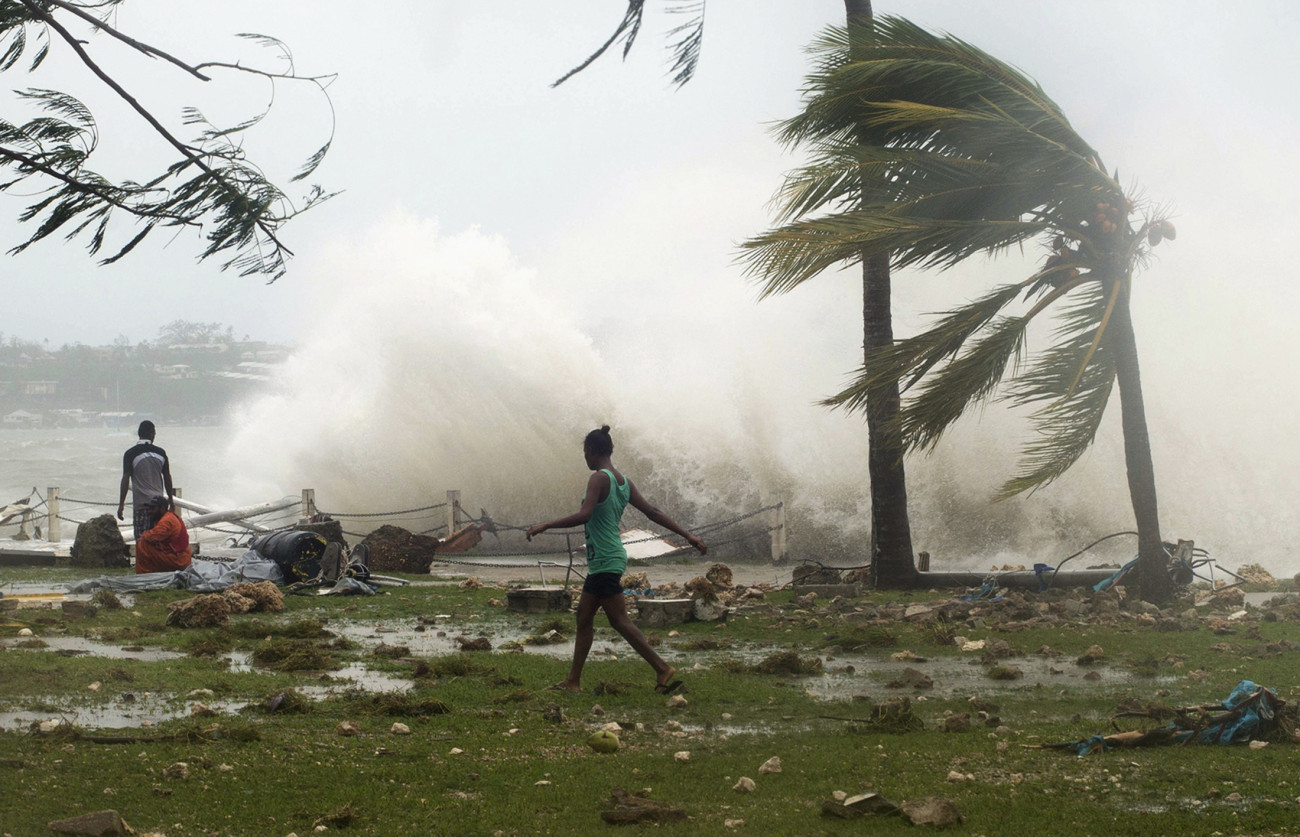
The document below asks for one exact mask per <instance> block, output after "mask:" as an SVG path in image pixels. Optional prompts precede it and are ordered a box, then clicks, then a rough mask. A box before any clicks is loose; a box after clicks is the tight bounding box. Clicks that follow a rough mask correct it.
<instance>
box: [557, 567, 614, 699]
mask: <svg viewBox="0 0 1300 837" xmlns="http://www.w3.org/2000/svg"><path fill="white" fill-rule="evenodd" d="M620 598H621V596H620ZM599 609H600V600H599V599H597V598H596V597H595V596H594V595H592V594H591V593H588V592H587V591H585V590H584V591H583V592H582V596H580V597H579V598H578V632H577V635H576V636H574V638H573V663H572V664H571V665H570V666H569V676H568V677H566V678H564V680H562V681H560V682H559V683H556V684H555V686H553V687H552V688H556V689H563V690H564V691H566V692H577V691H581V690H582V667H583V666H584V665H586V664H587V655H588V654H589V653H591V641H592V639H593V638H594V637H595V635H596V628H595V621H596V611H597V610H599Z"/></svg>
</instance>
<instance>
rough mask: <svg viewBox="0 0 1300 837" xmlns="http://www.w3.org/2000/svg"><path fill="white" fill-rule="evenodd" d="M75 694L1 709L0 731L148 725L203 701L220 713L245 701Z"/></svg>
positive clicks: (227, 712)
mask: <svg viewBox="0 0 1300 837" xmlns="http://www.w3.org/2000/svg"><path fill="white" fill-rule="evenodd" d="M79 700H80V698H78V697H75V696H74V697H69V696H63V697H57V698H44V699H41V698H34V699H31V703H32V704H33V705H34V706H35V708H31V709H15V710H9V711H4V712H0V730H6V731H22V730H27V729H30V728H31V726H32V724H36V723H41V722H44V721H50V720H56V719H57V720H61V721H63V722H65V723H69V724H73V725H74V726H78V727H81V728H83V729H127V728H137V727H148V726H154V725H157V724H161V723H162V722H164V721H170V720H174V719H176V718H182V717H185V716H186V715H189V714H190V708H191V706H193V705H194V704H195V703H197V702H202V703H203V704H204V705H206V706H208V707H209V708H210V709H213V710H214V711H216V712H218V713H219V714H222V715H231V714H236V713H237V712H238V711H239V709H240V708H241V707H243V706H244V705H245V704H247V703H248V701H246V700H244V701H238V700H236V701H216V700H213V699H211V698H203V699H201V701H200V700H199V699H180V698H177V697H175V696H173V695H155V694H148V693H146V694H143V695H136V694H134V693H131V692H123V693H122V694H121V695H118V696H116V697H113V698H110V699H108V700H106V701H103V702H99V703H94V704H86V703H78V701H79Z"/></svg>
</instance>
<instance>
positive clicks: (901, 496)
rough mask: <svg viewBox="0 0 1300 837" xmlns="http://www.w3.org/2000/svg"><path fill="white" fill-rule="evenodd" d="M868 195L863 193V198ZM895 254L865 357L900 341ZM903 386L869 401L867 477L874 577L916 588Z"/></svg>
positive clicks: (862, 8) (874, 303) (871, 279)
mask: <svg viewBox="0 0 1300 837" xmlns="http://www.w3.org/2000/svg"><path fill="white" fill-rule="evenodd" d="M844 11H845V17H846V20H847V22H848V24H849V26H870V25H871V23H872V12H871V0H844ZM866 197H867V195H866V190H865V188H864V190H863V199H864V201H865V199H866ZM890 294H891V287H890V274H889V256H888V255H887V254H885V255H879V256H873V257H872V258H870V259H865V260H864V261H863V263H862V352H863V357H864V359H865V358H867V357H870V356H871V353H872V352H873V351H874V350H876V349H879V348H882V347H885V346H891V345H893V342H894V322H893V311H892V308H891V305H890ZM899 404H900V399H899V394H898V382H897V381H893V382H891V383H889V384H886V385H884V386H881V387H878V388H876V389H875V390H874V391H872V392H871V393H869V395H868V397H867V411H866V412H867V473H868V475H869V476H870V479H871V579H872V582H873V583H874V584H875V586H877V587H889V588H903V587H914V586H916V584H917V581H918V579H919V574H918V573H917V571H916V563H915V561H914V560H913V557H912V527H911V523H910V522H909V520H908V517H907V477H906V474H905V472H904V469H903V437H902V433H901V424H900V420H899Z"/></svg>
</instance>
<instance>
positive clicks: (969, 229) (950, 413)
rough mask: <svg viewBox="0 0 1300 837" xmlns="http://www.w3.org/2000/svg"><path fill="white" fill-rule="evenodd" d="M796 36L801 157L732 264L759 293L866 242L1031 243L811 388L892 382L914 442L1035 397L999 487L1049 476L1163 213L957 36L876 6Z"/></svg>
mask: <svg viewBox="0 0 1300 837" xmlns="http://www.w3.org/2000/svg"><path fill="white" fill-rule="evenodd" d="M813 51H814V54H815V56H816V69H815V70H814V72H813V73H812V74H811V75H810V76H809V79H808V83H807V86H806V89H805V101H804V109H803V111H802V112H801V113H800V114H799V115H797V116H795V117H794V118H792V119H790V120H788V121H786V122H785V123H783V124H782V125H780V126H779V136H780V138H781V139H782V140H783V141H784V142H785V143H786V144H787V145H789V146H793V147H799V148H802V149H805V150H807V151H809V152H810V161H809V162H808V164H807V165H805V166H804V167H802V168H800V169H798V170H796V171H794V172H793V173H791V174H790V175H789V177H788V178H787V180H786V183H785V185H784V187H783V188H782V190H781V192H780V193H779V194H778V196H777V199H776V204H777V207H778V210H779V213H780V215H779V220H780V222H781V223H780V226H777V227H775V228H774V229H771V230H769V231H767V232H765V233H763V234H762V235H759V236H757V237H755V238H753V239H751V240H749V241H747V242H745V243H744V245H743V250H742V255H741V258H742V260H743V261H744V263H745V265H746V267H747V269H748V270H749V271H750V272H751V275H753V276H754V277H755V278H756V280H757V281H758V283H759V285H760V287H761V293H762V295H763V296H769V295H772V294H779V293H784V292H786V291H789V290H791V289H792V288H794V287H797V286H798V285H799V284H801V283H803V282H805V281H807V280H808V279H811V278H812V277H814V276H817V275H818V274H820V273H821V272H822V271H824V270H826V269H828V268H832V267H839V266H842V265H844V264H846V263H854V262H859V261H862V260H865V259H868V258H870V257H872V256H875V255H879V254H883V253H888V254H889V255H890V258H891V263H892V265H893V266H894V267H899V268H901V267H909V266H915V267H935V268H939V269H946V268H950V267H952V266H953V265H956V264H958V263H959V262H961V261H962V260H964V259H966V258H968V257H970V256H973V255H976V254H984V255H991V254H997V253H999V252H1001V251H1004V250H1006V249H1007V248H1009V247H1013V246H1022V245H1024V244H1026V243H1028V242H1035V241H1036V242H1039V243H1041V245H1042V246H1043V247H1044V249H1045V251H1046V252H1047V255H1046V257H1045V261H1044V263H1043V265H1042V267H1041V269H1040V270H1038V271H1037V272H1036V273H1035V274H1034V275H1032V276H1030V277H1028V278H1026V279H1024V280H1023V281H1021V282H1019V283H1016V284H1011V285H1006V286H1003V287H999V288H996V289H994V290H993V291H991V292H989V293H987V294H985V295H984V296H983V297H981V298H979V299H977V300H975V301H974V302H971V303H969V304H967V305H964V306H962V307H960V308H958V309H956V310H953V311H949V312H947V313H945V314H943V315H940V316H939V317H938V318H937V319H936V320H935V322H934V323H933V324H932V325H931V327H929V328H928V329H926V330H925V331H924V332H923V333H921V334H918V335H915V336H913V337H910V338H908V339H905V340H901V341H898V342H896V343H895V345H893V346H892V347H888V348H886V349H883V350H880V351H878V352H876V353H874V354H873V355H871V356H870V357H868V359H867V362H866V364H865V365H864V366H863V368H862V369H860V370H859V371H858V373H857V375H856V376H855V378H854V380H853V382H852V384H851V385H850V386H849V387H847V388H846V389H845V390H844V391H842V392H840V393H838V394H837V395H835V396H833V397H832V398H829V399H827V400H826V402H824V403H826V404H827V405H830V406H843V407H846V408H848V409H854V410H858V409H863V408H864V407H865V405H866V399H867V397H868V393H869V392H871V391H873V389H874V388H875V387H877V386H879V385H880V384H881V383H883V382H887V381H899V382H900V385H901V386H902V387H903V388H904V389H905V390H906V392H907V394H908V398H907V400H906V401H905V403H904V405H903V412H902V431H901V432H902V434H903V442H904V444H905V445H906V446H907V447H909V448H929V447H932V446H933V445H934V444H935V443H937V441H938V440H939V438H940V437H941V435H942V434H943V432H944V431H945V430H946V429H947V428H948V427H950V426H951V425H952V423H953V422H954V421H956V420H957V419H958V418H959V417H960V416H961V415H963V414H964V413H965V412H966V411H967V410H968V409H970V408H971V407H972V406H974V405H977V404H981V403H983V402H985V401H987V400H988V399H990V398H993V397H996V396H997V395H999V394H1003V395H1005V396H1006V397H1008V398H1009V399H1010V400H1011V401H1013V402H1014V403H1017V404H1027V405H1031V406H1033V407H1035V408H1036V411H1035V413H1034V420H1035V422H1036V425H1037V430H1038V431H1039V432H1038V435H1037V438H1036V440H1035V441H1034V442H1032V443H1031V444H1030V445H1029V446H1028V447H1027V449H1026V451H1025V458H1024V460H1023V462H1022V467H1021V471H1020V473H1019V474H1018V475H1016V476H1015V477H1014V478H1013V479H1011V480H1010V481H1009V482H1007V483H1006V485H1005V486H1004V488H1003V492H1002V493H1003V495H1010V494H1015V493H1018V492H1021V491H1026V490H1032V489H1034V488H1036V487H1038V486H1041V485H1044V484H1046V483H1048V482H1050V481H1052V480H1054V479H1056V478H1057V477H1059V476H1060V475H1061V474H1062V473H1064V472H1065V470H1066V469H1068V468H1069V466H1070V465H1071V464H1073V463H1074V462H1075V461H1076V460H1077V459H1078V457H1079V456H1080V455H1081V454H1082V453H1083V451H1084V450H1085V449H1086V448H1087V447H1088V445H1089V444H1091V442H1092V440H1093V438H1094V436H1095V434H1096V431H1097V427H1098V426H1099V424H1100V421H1101V416H1102V414H1103V412H1104V410H1105V408H1106V405H1107V402H1108V399H1109V395H1110V392H1111V388H1112V386H1113V385H1114V382H1115V352H1114V351H1113V348H1112V346H1111V343H1110V339H1109V336H1110V333H1109V332H1108V331H1107V325H1108V323H1109V321H1110V317H1111V314H1112V312H1113V311H1114V310H1115V306H1116V304H1117V303H1118V302H1120V301H1121V299H1122V300H1123V302H1125V303H1127V294H1128V293H1129V291H1130V283H1131V278H1132V275H1133V269H1134V266H1135V265H1136V264H1137V263H1138V262H1139V261H1140V260H1141V259H1142V258H1143V255H1144V253H1145V251H1146V249H1147V248H1149V247H1150V246H1152V245H1153V244H1155V243H1158V242H1159V241H1160V239H1161V238H1166V237H1167V238H1172V237H1173V232H1174V230H1173V226H1172V225H1171V224H1169V222H1168V221H1167V220H1163V219H1160V218H1153V217H1146V218H1142V217H1137V216H1135V214H1134V205H1133V203H1132V202H1131V201H1130V200H1129V199H1128V198H1127V197H1126V195H1125V194H1124V191H1123V189H1122V188H1121V187H1120V185H1119V183H1118V180H1117V177H1115V176H1113V175H1111V174H1108V173H1107V171H1106V169H1105V167H1104V166H1103V165H1102V161H1101V158H1100V156H1099V155H1098V154H1097V152H1096V151H1094V150H1093V149H1092V148H1091V147H1090V146H1089V145H1088V144H1087V143H1086V142H1084V141H1083V139H1082V138H1081V137H1080V136H1079V135H1078V134H1077V133H1076V132H1075V130H1074V129H1073V128H1072V127H1071V125H1070V123H1069V121H1068V120H1067V119H1066V118H1065V115H1064V113H1062V111H1061V109H1060V108H1059V107H1058V106H1057V105H1056V103H1054V102H1053V101H1052V100H1051V99H1050V98H1048V96H1047V95H1046V93H1044V92H1043V90H1042V89H1041V88H1040V87H1039V86H1038V85H1037V84H1036V83H1034V82H1033V81H1032V80H1030V79H1029V78H1027V77H1026V76H1025V75H1024V74H1022V73H1021V72H1019V71H1018V70H1016V69H1015V68H1013V67H1010V66H1009V65H1007V64H1005V63H1003V62H1001V61H999V60H997V59H996V58H994V57H992V56H990V55H988V54H987V53H985V52H983V51H981V50H980V49H978V48H976V47H974V46H972V45H971V44H968V43H966V42H964V41H962V40H960V39H957V38H954V37H951V36H944V35H936V34H933V33H930V32H927V31H926V30H924V29H922V28H921V27H919V26H917V25H915V24H913V23H911V22H909V21H907V20H904V19H901V18H890V17H886V18H879V19H877V20H876V22H875V25H874V26H873V27H868V28H863V27H856V26H855V27H850V28H848V29H841V28H833V29H830V30H828V32H827V33H826V34H825V35H824V36H823V37H822V38H821V39H820V40H819V41H818V42H817V43H816V44H815V46H814V48H813ZM1053 314H1054V315H1056V316H1057V317H1058V321H1057V326H1056V328H1055V330H1054V338H1055V339H1054V340H1053V342H1052V343H1051V346H1050V348H1048V349H1046V350H1045V351H1042V352H1039V353H1035V356H1034V357H1032V358H1031V357H1028V356H1027V349H1026V346H1027V330H1028V328H1029V326H1030V323H1031V322H1033V321H1034V320H1035V319H1036V318H1039V317H1041V316H1049V315H1053ZM1004 380H1005V381H1006V382H1007V384H1008V385H1006V386H1003V384H1004Z"/></svg>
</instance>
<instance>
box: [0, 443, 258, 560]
mask: <svg viewBox="0 0 1300 837" xmlns="http://www.w3.org/2000/svg"><path fill="white" fill-rule="evenodd" d="M230 434H231V431H230V429H229V428H223V427H174V428H169V427H163V428H160V429H159V433H158V439H157V442H158V444H159V446H161V447H162V448H163V449H164V450H166V451H167V455H168V457H169V458H170V460H171V463H172V466H171V467H172V480H173V483H174V484H175V486H176V487H177V488H178V489H179V490H180V492H181V494H182V496H183V497H185V498H187V499H189V500H191V501H193V502H196V503H199V504H202V505H204V506H208V507H211V508H217V509H220V508H230V507H233V506H238V505H248V504H251V503H254V502H265V501H269V500H273V499H279V495H276V496H275V497H272V496H260V497H257V498H256V499H252V500H249V499H245V498H244V497H242V496H241V491H240V484H241V483H240V479H239V474H238V468H237V467H232V463H237V461H238V460H237V458H236V459H233V460H232V459H231V456H230V451H229V449H228V446H229V442H230ZM135 442H136V437H135V434H134V433H124V432H118V431H114V430H107V429H104V428H67V429H36V430H16V429H5V430H0V504H5V503H12V502H15V501H17V500H20V499H22V498H24V497H28V496H29V495H31V494H32V492H33V491H35V492H36V495H37V496H36V497H33V498H32V500H31V502H32V503H36V502H38V501H39V500H40V499H42V498H44V497H46V496H47V495H48V491H49V489H50V488H57V489H59V496H60V498H61V499H60V506H59V510H60V516H61V517H63V518H64V524H63V527H62V528H63V532H62V536H63V540H64V541H66V542H68V544H70V543H71V541H72V538H73V534H74V531H75V530H74V528H73V526H72V525H71V524H70V523H69V521H70V520H77V521H84V520H88V519H90V518H92V517H97V516H99V515H103V514H116V512H117V499H118V490H119V483H120V480H121V478H122V454H123V453H125V452H126V450H127V448H129V447H131V446H132V445H134V444H135ZM130 514H131V509H130V495H129V494H128V496H127V509H126V519H127V521H129V520H130ZM39 523H40V525H42V526H44V525H45V521H44V520H41V521H39ZM16 531H17V529H16V528H15V527H14V526H12V525H7V526H5V527H3V528H2V529H0V538H9V537H12V536H13V535H14V534H15V533H16ZM196 534H198V533H196ZM224 537H225V535H223V534H221V533H214V532H203V533H202V536H201V537H199V538H198V539H199V540H201V541H203V542H205V543H207V542H215V541H220V540H223V539H224Z"/></svg>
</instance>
